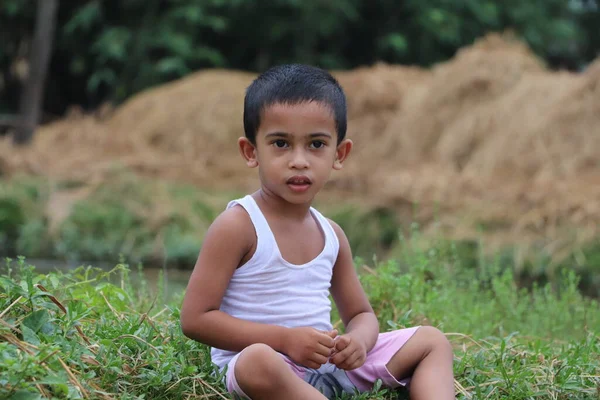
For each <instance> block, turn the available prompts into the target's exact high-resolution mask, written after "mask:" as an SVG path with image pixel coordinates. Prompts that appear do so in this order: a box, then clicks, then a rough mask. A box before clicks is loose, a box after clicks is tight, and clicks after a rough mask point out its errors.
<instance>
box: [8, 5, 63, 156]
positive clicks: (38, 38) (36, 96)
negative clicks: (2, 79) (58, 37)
mask: <svg viewBox="0 0 600 400" xmlns="http://www.w3.org/2000/svg"><path fill="white" fill-rule="evenodd" d="M57 9H58V0H38V2H37V15H36V21H35V33H34V37H33V43H32V46H31V53H30V55H29V76H28V78H27V81H26V82H25V86H24V88H23V92H22V94H21V98H20V107H19V108H20V117H21V124H20V126H19V127H18V128H17V130H16V132H15V137H14V141H15V143H17V144H26V143H29V142H30V141H31V139H32V138H33V133H34V131H35V129H36V127H37V124H38V122H39V119H40V113H41V109H42V106H43V99H44V86H45V84H46V72H47V69H48V63H49V61H50V54H51V53H52V41H53V40H52V39H53V37H54V27H55V25H56V11H57Z"/></svg>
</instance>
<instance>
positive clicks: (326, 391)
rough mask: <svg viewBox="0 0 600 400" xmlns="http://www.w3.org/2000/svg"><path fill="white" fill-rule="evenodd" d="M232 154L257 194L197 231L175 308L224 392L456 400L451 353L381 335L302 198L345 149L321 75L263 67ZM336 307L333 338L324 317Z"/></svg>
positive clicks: (333, 238) (343, 255)
mask: <svg viewBox="0 0 600 400" xmlns="http://www.w3.org/2000/svg"><path fill="white" fill-rule="evenodd" d="M244 130H245V137H242V138H240V139H239V140H238V146H239V150H240V153H241V155H242V157H243V158H244V159H245V161H246V164H247V166H248V167H250V168H255V167H257V168H258V174H259V177H260V182H261V187H260V189H259V190H258V191H257V192H255V193H253V194H252V195H247V196H245V197H244V198H242V199H237V200H234V201H231V202H230V203H229V204H228V206H227V209H226V210H225V211H224V212H223V213H222V214H221V215H219V216H218V217H217V218H216V219H215V221H214V222H213V224H212V225H211V227H210V228H209V230H208V232H207V234H206V238H205V240H204V243H203V246H202V249H201V251H200V254H199V256H198V261H197V263H196V266H195V268H194V271H193V272H192V275H191V277H190V281H189V285H188V288H187V291H186V294H185V298H184V301H183V305H182V310H181V325H182V330H183V333H184V334H185V335H186V336H187V337H189V338H191V339H194V340H197V341H199V342H202V343H205V344H207V345H209V346H211V357H212V361H213V362H214V363H215V364H216V365H217V366H218V367H219V368H221V369H223V368H227V370H226V385H227V389H228V391H230V392H232V393H234V396H237V397H241V398H251V399H303V400H306V399H323V398H330V399H331V398H334V397H335V395H336V394H341V393H342V392H347V393H355V392H356V391H358V392H364V391H368V390H370V389H371V388H372V387H373V384H374V383H375V381H376V380H378V379H381V380H382V382H383V384H384V386H385V387H390V388H395V387H398V386H401V385H407V384H408V383H409V381H410V394H411V398H412V399H435V400H445V399H453V398H454V380H453V374H452V362H453V355H452V348H451V346H450V344H449V342H448V341H447V340H446V338H445V336H444V335H443V334H442V333H441V332H440V331H438V330H437V329H435V328H432V327H413V328H409V329H401V330H397V331H394V332H387V333H382V334H380V333H379V325H378V321H377V318H376V317H375V315H374V313H373V310H372V308H371V306H370V304H369V302H368V299H367V297H366V295H365V293H364V291H363V289H362V287H361V285H360V282H359V280H358V278H357V274H356V271H355V269H354V266H353V263H352V254H351V251H350V246H349V244H348V240H347V238H346V236H345V234H344V232H343V231H342V229H341V228H340V227H339V226H338V225H337V224H336V223H334V222H333V221H331V220H329V219H326V218H324V217H323V216H322V215H321V214H320V213H319V212H318V211H317V210H315V209H314V208H313V207H312V206H311V204H312V201H313V199H314V197H315V195H316V194H317V193H318V192H319V190H320V189H321V188H322V187H323V185H324V184H325V182H326V181H327V179H328V178H329V175H330V173H331V170H332V169H334V170H340V169H341V168H342V164H343V162H344V161H345V160H346V159H347V157H348V155H349V153H350V151H351V149H352V141H351V140H350V139H347V138H345V136H346V100H345V95H344V92H343V90H342V88H341V87H340V86H339V84H338V83H337V81H336V80H335V79H334V78H333V77H332V76H331V75H330V74H329V73H327V72H326V71H323V70H321V69H318V68H315V67H310V66H305V65H283V66H279V67H274V68H272V69H270V70H268V71H266V72H265V73H263V74H262V75H260V76H259V77H258V78H257V79H256V80H255V81H254V82H253V83H252V84H251V85H250V86H249V87H248V90H247V92H246V97H245V100H244ZM329 294H331V296H332V298H333V299H334V301H335V303H336V305H337V307H338V310H339V313H340V316H341V318H342V321H343V323H344V326H345V333H344V334H342V335H338V332H337V331H336V330H334V329H332V325H331V322H330V311H331V305H330V302H329Z"/></svg>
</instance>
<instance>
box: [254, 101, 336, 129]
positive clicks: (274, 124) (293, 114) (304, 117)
mask: <svg viewBox="0 0 600 400" xmlns="http://www.w3.org/2000/svg"><path fill="white" fill-rule="evenodd" d="M335 125H336V124H335V118H334V115H333V110H332V109H331V107H330V106H329V105H327V104H323V103H319V102H314V101H311V102H303V103H299V104H281V103H276V104H273V105H270V106H267V107H265V109H264V110H263V111H262V113H261V121H260V127H259V132H264V133H268V132H267V131H273V130H280V131H283V132H286V133H298V134H301V133H314V132H318V131H321V132H323V131H325V132H328V133H330V134H331V135H334V134H335V133H336V131H335V128H336V126H335ZM309 131H310V132H309Z"/></svg>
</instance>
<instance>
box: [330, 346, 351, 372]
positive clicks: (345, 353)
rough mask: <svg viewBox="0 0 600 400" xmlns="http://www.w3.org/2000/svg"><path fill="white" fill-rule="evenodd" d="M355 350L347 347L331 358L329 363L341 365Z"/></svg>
mask: <svg viewBox="0 0 600 400" xmlns="http://www.w3.org/2000/svg"><path fill="white" fill-rule="evenodd" d="M356 350H357V349H356V348H354V347H352V346H348V347H346V348H344V350H342V351H340V352H338V353H336V354H335V355H334V356H333V357H331V362H332V363H334V364H335V365H337V366H338V368H339V365H341V364H342V363H343V362H345V361H346V359H348V357H349V356H350V355H351V354H353V353H354V352H355V351H356Z"/></svg>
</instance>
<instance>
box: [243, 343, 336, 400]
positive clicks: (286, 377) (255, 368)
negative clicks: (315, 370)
mask: <svg viewBox="0 0 600 400" xmlns="http://www.w3.org/2000/svg"><path fill="white" fill-rule="evenodd" d="M234 373H235V377H236V380H237V382H238V385H240V388H241V389H242V390H243V391H244V393H246V394H247V395H248V396H250V398H252V399H253V400H260V399H269V400H270V399H289V400H310V399H325V396H323V395H322V394H321V393H320V392H319V391H318V390H317V389H315V388H314V387H312V386H311V385H309V384H308V383H306V382H304V381H303V380H302V379H300V378H299V377H298V376H296V374H294V372H293V371H292V370H291V368H290V366H289V365H288V364H287V363H286V362H285V361H284V360H283V358H281V356H280V355H279V354H277V353H276V352H275V350H273V349H272V348H270V347H269V346H267V345H264V344H253V345H251V346H249V347H248V348H246V349H245V350H244V352H243V353H242V354H240V358H238V360H237V362H236V363H235V369H234Z"/></svg>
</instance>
